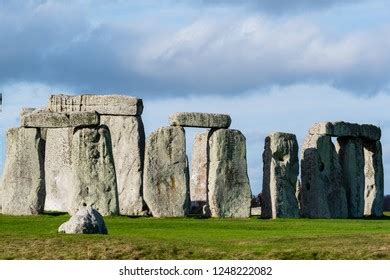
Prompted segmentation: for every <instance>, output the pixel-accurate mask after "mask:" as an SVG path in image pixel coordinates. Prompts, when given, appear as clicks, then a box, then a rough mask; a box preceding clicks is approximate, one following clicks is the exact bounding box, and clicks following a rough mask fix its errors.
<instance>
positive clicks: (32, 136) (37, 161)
mask: <svg viewBox="0 0 390 280" xmlns="http://www.w3.org/2000/svg"><path fill="white" fill-rule="evenodd" d="M44 158H45V141H44V140H43V139H42V137H41V132H40V129H36V128H11V129H9V130H8V131H7V154H6V160H5V165H4V171H3V179H2V211H3V214H8V215H31V214H40V213H42V212H43V209H44V203H45V171H44Z"/></svg>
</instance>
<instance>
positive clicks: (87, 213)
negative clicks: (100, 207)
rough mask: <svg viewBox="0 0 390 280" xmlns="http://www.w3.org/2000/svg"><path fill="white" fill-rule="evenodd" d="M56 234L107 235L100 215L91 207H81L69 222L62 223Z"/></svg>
mask: <svg viewBox="0 0 390 280" xmlns="http://www.w3.org/2000/svg"><path fill="white" fill-rule="evenodd" d="M58 232H60V233H68V234H77V233H79V234H80V233H81V234H107V233H108V232H107V228H106V224H105V223H104V220H103V217H102V215H100V213H99V212H98V211H97V210H95V209H93V208H92V207H90V206H89V207H83V208H81V209H80V210H79V211H77V213H76V214H74V215H73V216H72V217H71V218H70V219H69V221H67V222H65V223H63V224H62V225H61V226H60V227H59V228H58Z"/></svg>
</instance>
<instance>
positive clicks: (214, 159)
mask: <svg viewBox="0 0 390 280" xmlns="http://www.w3.org/2000/svg"><path fill="white" fill-rule="evenodd" d="M245 142H246V140H245V137H244V135H243V134H242V133H241V132H240V131H238V130H231V129H218V130H215V131H213V132H211V136H210V138H209V174H208V189H209V191H208V197H209V205H210V211H211V216H212V217H232V218H247V217H249V216H250V208H251V189H250V185H249V178H248V173H247V160H246V143H245Z"/></svg>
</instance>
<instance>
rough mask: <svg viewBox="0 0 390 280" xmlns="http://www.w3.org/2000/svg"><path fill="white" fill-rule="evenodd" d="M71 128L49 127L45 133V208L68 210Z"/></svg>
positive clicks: (69, 201) (69, 200) (70, 182)
mask: <svg viewBox="0 0 390 280" xmlns="http://www.w3.org/2000/svg"><path fill="white" fill-rule="evenodd" d="M72 137H73V128H50V129H48V130H47V134H46V156H45V181H46V201H45V210H47V211H59V212H68V211H69V208H70V206H71V199H72V197H71V195H72V186H73V182H72V178H73V176H72V165H71V162H72V160H71V142H72Z"/></svg>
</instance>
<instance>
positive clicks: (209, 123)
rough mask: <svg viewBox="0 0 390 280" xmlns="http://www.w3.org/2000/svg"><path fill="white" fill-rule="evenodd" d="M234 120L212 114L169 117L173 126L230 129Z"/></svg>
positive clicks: (183, 114) (180, 114)
mask: <svg viewBox="0 0 390 280" xmlns="http://www.w3.org/2000/svg"><path fill="white" fill-rule="evenodd" d="M231 122H232V120H231V118H230V116H229V115H224V114H210V113H174V114H172V115H171V116H170V117H169V123H170V125H173V126H188V127H206V128H228V127H229V126H230V124H231Z"/></svg>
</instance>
